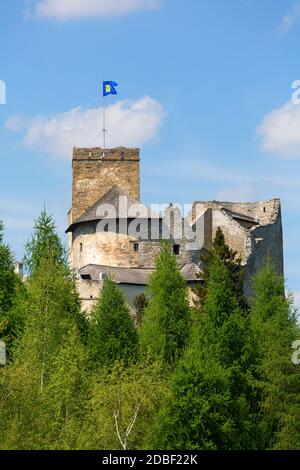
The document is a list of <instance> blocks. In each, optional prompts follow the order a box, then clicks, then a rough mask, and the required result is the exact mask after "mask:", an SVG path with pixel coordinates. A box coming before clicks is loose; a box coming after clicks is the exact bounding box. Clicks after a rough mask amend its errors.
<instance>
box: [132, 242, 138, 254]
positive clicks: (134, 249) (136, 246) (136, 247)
mask: <svg viewBox="0 0 300 470" xmlns="http://www.w3.org/2000/svg"><path fill="white" fill-rule="evenodd" d="M139 248H140V246H139V244H138V243H134V244H133V251H135V252H136V253H137V252H138V251H139Z"/></svg>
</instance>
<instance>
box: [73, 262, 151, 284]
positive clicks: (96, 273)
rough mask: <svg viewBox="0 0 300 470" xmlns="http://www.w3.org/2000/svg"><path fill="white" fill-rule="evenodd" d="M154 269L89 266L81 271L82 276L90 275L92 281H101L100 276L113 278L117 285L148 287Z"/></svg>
mask: <svg viewBox="0 0 300 470" xmlns="http://www.w3.org/2000/svg"><path fill="white" fill-rule="evenodd" d="M152 272H153V270H152V269H140V268H119V267H113V266H103V265H97V264H89V265H87V266H85V267H84V268H81V269H79V274H80V275H90V277H91V280H92V281H99V278H100V274H101V273H103V274H106V275H107V276H111V277H112V278H113V279H114V280H115V282H116V283H117V284H140V285H147V284H148V283H149V277H150V275H151V274H152Z"/></svg>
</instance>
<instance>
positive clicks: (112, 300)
mask: <svg viewBox="0 0 300 470" xmlns="http://www.w3.org/2000/svg"><path fill="white" fill-rule="evenodd" d="M88 344H89V351H90V359H91V364H92V366H93V368H97V367H107V368H109V367H112V366H114V364H115V362H116V361H119V360H123V361H125V362H127V361H130V360H134V359H135V358H136V355H137V347H138V336H137V332H136V330H135V327H134V324H133V320H132V318H131V316H130V310H129V307H128V305H127V303H126V300H125V298H124V295H123V293H122V292H121V291H120V289H119V288H118V287H117V285H116V284H115V282H114V281H113V280H112V279H111V278H107V279H105V281H104V285H103V288H102V291H101V296H100V298H99V300H98V302H97V303H96V305H95V306H94V308H93V310H92V313H91V319H90V323H89V340H88Z"/></svg>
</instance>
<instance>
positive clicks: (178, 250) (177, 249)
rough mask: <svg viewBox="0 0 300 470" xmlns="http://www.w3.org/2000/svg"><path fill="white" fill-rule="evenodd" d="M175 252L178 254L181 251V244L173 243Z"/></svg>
mask: <svg viewBox="0 0 300 470" xmlns="http://www.w3.org/2000/svg"><path fill="white" fill-rule="evenodd" d="M173 253H174V255H176V256H178V255H179V253H180V245H173Z"/></svg>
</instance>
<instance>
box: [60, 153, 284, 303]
mask: <svg viewBox="0 0 300 470" xmlns="http://www.w3.org/2000/svg"><path fill="white" fill-rule="evenodd" d="M72 168H73V187H72V208H71V209H70V211H69V214H68V220H69V227H68V229H67V233H68V240H69V256H70V261H71V265H72V267H73V269H74V270H75V272H76V273H77V278H78V288H79V292H80V296H81V298H82V302H83V307H84V308H85V309H86V310H87V311H90V309H91V307H92V305H93V304H94V303H95V301H96V300H97V298H98V297H99V293H100V291H101V286H102V284H103V280H104V279H105V277H106V276H112V277H113V278H114V280H115V282H116V283H117V284H118V285H119V287H120V288H121V289H122V290H123V292H124V294H125V297H126V299H127V302H128V304H129V306H130V307H131V308H132V310H134V300H135V297H136V296H137V295H138V294H141V293H143V292H144V291H145V289H146V287H147V284H148V283H149V277H150V275H151V273H152V272H153V269H154V260H155V257H156V255H157V254H158V252H159V248H160V240H161V239H162V238H168V239H170V240H171V243H172V246H173V251H174V253H175V255H176V256H177V259H178V267H179V269H180V270H181V272H182V274H183V276H184V278H185V280H186V283H187V286H188V287H189V288H191V287H192V286H193V285H194V284H195V283H198V282H203V281H202V280H201V263H200V253H201V250H203V249H208V250H209V249H210V248H211V245H212V242H213V239H214V236H215V233H216V230H217V229H218V227H220V228H221V229H222V231H223V233H224V235H225V239H226V242H227V244H228V245H229V246H230V247H231V248H232V249H234V250H235V251H237V252H238V255H239V256H240V258H241V260H242V265H243V267H244V270H245V286H244V289H245V294H246V296H249V295H250V293H251V277H252V276H253V274H255V272H257V270H259V269H260V268H261V267H262V265H263V263H264V262H265V260H266V258H268V257H269V258H271V259H272V260H273V262H274V263H275V266H276V269H277V271H278V272H279V273H283V237H282V220H281V205H280V200H279V199H272V200H269V201H265V202H255V203H242V202H236V203H231V202H217V201H211V202H204V201H196V202H194V203H193V204H191V207H190V210H189V212H188V214H182V212H180V210H179V209H178V207H177V206H173V205H172V204H170V205H168V207H165V210H164V211H163V212H162V211H155V210H153V209H152V208H149V207H146V206H145V205H143V204H142V203H141V202H140V151H139V149H135V148H124V147H120V148H115V149H109V150H103V149H101V148H76V147H75V148H74V150H73V161H72ZM166 235H167V236H166ZM190 291H191V289H190Z"/></svg>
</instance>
